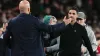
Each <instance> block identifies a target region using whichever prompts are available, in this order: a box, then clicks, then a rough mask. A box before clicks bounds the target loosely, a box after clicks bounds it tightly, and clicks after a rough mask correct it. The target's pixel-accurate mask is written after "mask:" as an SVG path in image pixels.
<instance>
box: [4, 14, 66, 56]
mask: <svg viewBox="0 0 100 56" xmlns="http://www.w3.org/2000/svg"><path fill="white" fill-rule="evenodd" d="M63 24H64V23H62V25H63ZM41 31H44V32H48V33H53V31H54V32H56V31H57V29H56V28H54V26H49V25H46V24H44V23H42V22H40V21H39V19H38V18H36V17H34V16H32V15H30V14H24V13H22V14H20V15H18V16H17V17H15V18H14V19H12V20H10V22H9V24H8V27H7V31H6V32H5V34H4V44H5V45H4V46H6V45H8V44H9V38H10V36H11V37H12V40H11V51H12V53H11V55H12V56H45V54H44V49H43V45H42V40H41V37H40V35H41ZM57 32H58V31H57Z"/></svg>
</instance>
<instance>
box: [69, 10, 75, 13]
mask: <svg viewBox="0 0 100 56" xmlns="http://www.w3.org/2000/svg"><path fill="white" fill-rule="evenodd" d="M69 12H70V13H77V12H76V10H69Z"/></svg>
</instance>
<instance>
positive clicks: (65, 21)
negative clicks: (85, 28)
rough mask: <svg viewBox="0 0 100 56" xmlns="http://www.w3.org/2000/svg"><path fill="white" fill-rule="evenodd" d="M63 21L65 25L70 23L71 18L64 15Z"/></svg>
mask: <svg viewBox="0 0 100 56" xmlns="http://www.w3.org/2000/svg"><path fill="white" fill-rule="evenodd" d="M63 21H64V23H65V24H66V25H67V24H69V23H71V18H67V17H66V16H65V17H64V19H63Z"/></svg>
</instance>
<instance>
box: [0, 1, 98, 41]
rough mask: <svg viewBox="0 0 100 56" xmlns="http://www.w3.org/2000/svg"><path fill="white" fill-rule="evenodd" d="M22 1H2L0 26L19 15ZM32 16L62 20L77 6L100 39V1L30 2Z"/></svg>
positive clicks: (0, 3) (0, 5)
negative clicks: (19, 5)
mask: <svg viewBox="0 0 100 56" xmlns="http://www.w3.org/2000/svg"><path fill="white" fill-rule="evenodd" d="M20 1H21V0H0V26H1V25H2V24H3V23H5V22H8V21H9V20H10V19H12V18H14V17H15V16H17V15H18V14H19V9H18V4H19V2H20ZM29 1H30V3H31V14H32V15H34V16H37V17H40V19H42V18H43V17H44V16H45V15H53V16H55V17H56V18H57V20H62V19H63V17H64V16H65V15H66V13H67V10H68V9H69V8H70V7H71V6H77V7H78V8H79V10H80V11H83V12H85V14H86V16H87V24H88V25H90V26H91V27H92V28H93V30H94V33H95V35H96V38H97V39H100V6H99V5H100V0H29Z"/></svg>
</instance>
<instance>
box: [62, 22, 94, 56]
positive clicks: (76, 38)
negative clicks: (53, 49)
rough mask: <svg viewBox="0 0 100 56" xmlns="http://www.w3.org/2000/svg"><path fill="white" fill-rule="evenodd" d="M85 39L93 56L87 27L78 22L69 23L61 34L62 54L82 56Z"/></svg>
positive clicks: (64, 55)
mask: <svg viewBox="0 0 100 56" xmlns="http://www.w3.org/2000/svg"><path fill="white" fill-rule="evenodd" d="M83 41H84V42H85V45H86V47H87V49H88V50H89V52H90V54H91V56H93V50H92V47H91V44H90V41H89V39H88V35H87V32H86V30H85V28H84V27H83V26H81V25H79V24H78V23H75V24H74V25H71V24H68V25H67V28H66V30H65V31H64V32H62V34H61V36H60V50H61V53H60V56H81V45H82V43H83Z"/></svg>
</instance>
